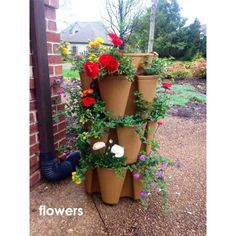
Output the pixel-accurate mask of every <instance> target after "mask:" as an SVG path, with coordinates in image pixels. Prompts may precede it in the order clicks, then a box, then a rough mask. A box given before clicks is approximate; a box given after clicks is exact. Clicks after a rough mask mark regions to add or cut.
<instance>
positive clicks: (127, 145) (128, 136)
mask: <svg viewBox="0 0 236 236" xmlns="http://www.w3.org/2000/svg"><path fill="white" fill-rule="evenodd" d="M144 125H145V126H146V124H144ZM116 130H117V136H118V141H119V145H120V146H123V147H124V149H125V156H126V157H127V160H126V163H127V164H132V163H134V162H136V161H137V159H138V154H139V152H140V149H141V144H142V143H141V140H140V137H139V135H138V134H136V133H135V128H134V127H128V126H126V127H117V128H116Z"/></svg>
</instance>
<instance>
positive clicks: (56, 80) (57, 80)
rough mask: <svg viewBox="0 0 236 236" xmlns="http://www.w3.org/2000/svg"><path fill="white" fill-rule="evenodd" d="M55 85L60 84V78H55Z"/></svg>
mask: <svg viewBox="0 0 236 236" xmlns="http://www.w3.org/2000/svg"><path fill="white" fill-rule="evenodd" d="M54 82H55V84H60V83H61V82H62V80H61V78H56V79H55V80H54Z"/></svg>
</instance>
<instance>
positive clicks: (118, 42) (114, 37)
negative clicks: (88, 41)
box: [108, 33, 123, 46]
mask: <svg viewBox="0 0 236 236" xmlns="http://www.w3.org/2000/svg"><path fill="white" fill-rule="evenodd" d="M108 35H109V36H110V38H111V42H112V43H113V44H114V45H115V46H121V45H122V43H123V41H122V40H121V38H119V37H118V36H117V35H116V34H114V33H110V34H108Z"/></svg>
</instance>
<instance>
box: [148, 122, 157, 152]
mask: <svg viewBox="0 0 236 236" xmlns="http://www.w3.org/2000/svg"><path fill="white" fill-rule="evenodd" d="M156 129H157V122H153V121H148V122H147V129H146V138H147V140H148V141H149V142H151V141H152V140H153V139H154V138H155V131H156ZM150 152H151V144H147V145H146V153H147V154H148V155H149V154H150Z"/></svg>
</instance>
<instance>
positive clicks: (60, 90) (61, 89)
mask: <svg viewBox="0 0 236 236" xmlns="http://www.w3.org/2000/svg"><path fill="white" fill-rule="evenodd" d="M63 93H64V89H63V88H60V89H59V90H58V91H57V94H58V95H59V96H60V95H61V94H63Z"/></svg>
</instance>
